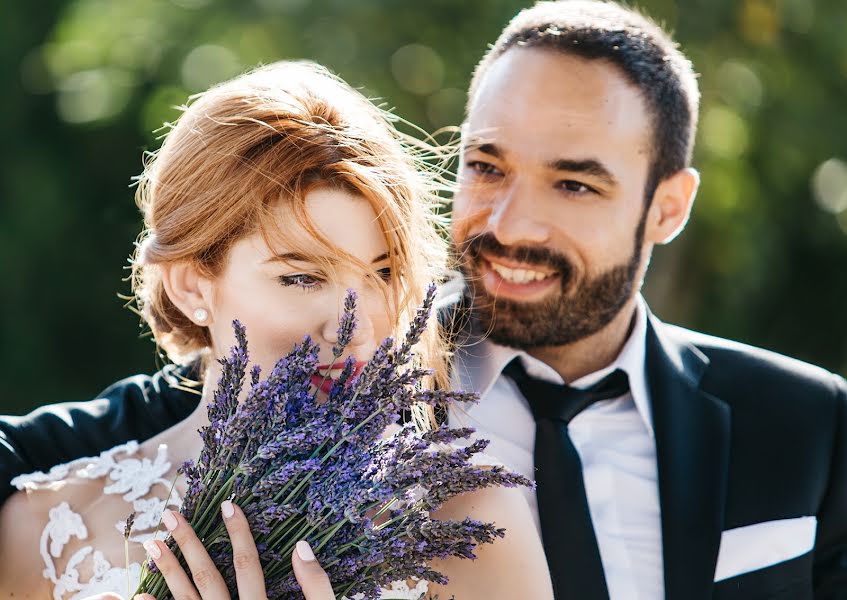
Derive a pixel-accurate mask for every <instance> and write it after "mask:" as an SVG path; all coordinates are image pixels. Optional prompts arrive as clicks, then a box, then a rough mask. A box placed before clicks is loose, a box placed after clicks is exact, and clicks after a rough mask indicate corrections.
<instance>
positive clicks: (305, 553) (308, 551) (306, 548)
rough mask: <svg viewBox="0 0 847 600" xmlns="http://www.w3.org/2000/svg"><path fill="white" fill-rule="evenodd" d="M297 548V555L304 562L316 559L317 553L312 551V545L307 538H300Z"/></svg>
mask: <svg viewBox="0 0 847 600" xmlns="http://www.w3.org/2000/svg"><path fill="white" fill-rule="evenodd" d="M295 548H297V556H299V557H300V560H302V561H304V562H312V561H313V560H315V553H314V552H312V547H311V546H310V545H309V542H307V541H306V540H300V541H299V542H297V545H296V546H295Z"/></svg>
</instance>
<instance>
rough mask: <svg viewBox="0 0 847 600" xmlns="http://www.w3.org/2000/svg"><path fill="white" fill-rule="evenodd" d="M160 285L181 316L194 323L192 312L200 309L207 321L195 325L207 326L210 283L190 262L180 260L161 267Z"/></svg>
mask: <svg viewBox="0 0 847 600" xmlns="http://www.w3.org/2000/svg"><path fill="white" fill-rule="evenodd" d="M161 270H162V271H161V272H162V285H164V286H165V292H167V294H168V298H169V299H170V301H171V302H173V303H174V306H176V307H177V308H178V309H179V310H180V311H182V314H184V315H185V316H186V317H187V318H188V319H190V320H191V321H195V322H196V319H195V316H194V311H196V310H197V309H198V308H202V309H204V310H206V311H207V314H208V315H209V317H210V318H209V319H207V320H205V321H203V322H202V323H196V324H197V325H201V326H207V325H209V321H210V320H211V316H212V310H211V308H212V293H213V292H212V281H211V279H210V278H209V277H207V276H205V275H204V274H203V273H201V272H200V269H199V268H198V267H197V265H195V264H194V263H193V262H192V261H188V260H181V261H177V262H170V263H165V264H163V265H161Z"/></svg>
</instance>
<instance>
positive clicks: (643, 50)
mask: <svg viewBox="0 0 847 600" xmlns="http://www.w3.org/2000/svg"><path fill="white" fill-rule="evenodd" d="M514 47H521V48H548V49H551V50H554V51H557V52H563V53H566V54H571V55H574V56H579V57H582V58H586V59H591V60H605V61H608V62H609V63H611V64H613V65H615V66H616V67H617V68H618V69H620V71H621V72H622V73H623V74H624V76H625V77H626V78H627V79H628V80H629V81H630V83H632V84H633V85H634V86H635V87H637V88H638V89H639V90H640V91H641V94H642V96H643V97H644V99H645V101H646V103H647V110H648V112H649V116H650V119H651V123H652V127H653V132H652V136H653V141H652V144H651V160H650V168H649V170H648V177H647V186H646V193H647V199H648V201H649V199H650V198H652V196H653V192H654V191H655V189H656V186H657V185H658V184H659V182H661V181H662V180H663V179H665V178H666V177H668V176H670V175H672V174H673V173H675V172H676V171H678V170H679V169H682V168H685V167H687V166H688V165H689V164H690V162H691V152H692V147H693V144H694V133H695V131H696V129H697V111H698V106H699V101H700V92H699V90H698V87H697V76H696V74H695V73H694V70H693V67H692V65H691V62H690V61H689V60H688V59H687V58H685V56H684V55H683V54H682V52H680V51H679V49H678V47H677V45H676V43H675V42H674V41H673V40H672V39H671V37H670V35H669V34H668V33H666V32H665V31H664V30H663V29H662V28H661V27H659V26H658V25H656V24H655V23H654V22H653V21H651V20H650V19H649V18H647V17H645V16H644V15H642V14H640V13H638V12H636V11H634V10H632V9H629V8H626V7H624V6H621V5H619V4H616V3H614V2H600V1H592V0H563V1H559V2H539V3H537V4H536V5H535V6H533V7H532V8H527V9H524V10H522V11H521V12H519V13H518V14H517V16H515V18H514V19H512V20H511V22H510V23H509V24H508V25H507V26H506V28H505V29H504V30H503V32H502V33H501V34H500V37H499V38H497V41H496V42H495V43H494V45H493V46H492V47H491V48H490V49H489V50H488V52H487V53H486V54H485V56H484V57H483V58H482V60H481V61H480V62H479V64H478V65H477V67H476V70H475V71H474V74H473V78H472V79H471V87H470V93H469V95H468V98H469V100H468V106H469V107H470V102H471V100H472V99H473V97H474V95H475V93H476V89H477V88H478V87H479V84H480V82H481V81H482V78H483V77H484V76H485V73H486V72H487V71H488V69H489V68H490V67H491V65H492V63H494V61H496V60H497V59H498V58H499V57H500V56H502V55H503V54H504V53H505V52H506V51H507V50H509V49H510V48H514Z"/></svg>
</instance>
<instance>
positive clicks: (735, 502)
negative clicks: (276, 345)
mask: <svg viewBox="0 0 847 600" xmlns="http://www.w3.org/2000/svg"><path fill="white" fill-rule="evenodd" d="M647 371H648V381H649V385H650V395H651V401H652V410H653V425H654V430H655V435H656V450H657V459H658V470H659V495H660V502H661V514H662V541H663V553H664V563H665V564H664V566H665V570H664V573H665V593H666V597H667V598H669V599H671V600H706V599H709V598H712V599H716V600H741V599H743V600H764V599H771V600H776V599H784V600H789V599H790V600H804V599H810V598H817V599H819V600H841V599H847V383H845V381H844V380H843V379H842V378H840V377H838V376H836V375H833V374H831V373H828V372H826V371H824V370H822V369H819V368H817V367H813V366H811V365H807V364H804V363H801V362H798V361H795V360H791V359H788V358H785V357H782V356H779V355H776V354H773V353H770V352H766V351H764V350H759V349H756V348H751V347H749V346H743V345H741V344H736V343H733V342H729V341H727V340H722V339H718V338H713V337H709V336H705V335H702V334H698V333H695V332H692V331H688V330H685V329H681V328H677V327H673V326H669V325H665V324H663V323H661V322H660V321H659V320H657V319H655V318H654V317H652V316H651V317H650V323H649V326H648V333H647ZM175 373H178V372H175V371H173V370H172V368H168V369H166V370H165V371H164V372H160V373H158V374H156V375H154V376H153V377H144V376H138V377H132V378H129V379H125V380H123V381H120V382H118V383H116V384H115V385H113V386H111V387H110V388H108V389H107V390H106V391H105V392H104V393H103V394H102V395H101V397H100V398H99V399H97V400H93V401H91V402H84V403H70V404H60V405H54V406H50V407H44V408H41V409H39V410H37V411H35V412H33V413H31V414H29V415H27V416H25V417H6V418H0V499H2V500H5V498H6V497H7V496H8V495H9V494H10V493H11V491H12V490H11V488H10V486H9V485H8V482H9V480H10V479H11V478H12V477H13V476H14V475H17V474H20V473H25V472H30V471H34V470H46V469H48V468H50V467H51V466H52V465H55V464H57V463H61V462H66V461H68V460H71V459H73V458H77V457H80V456H85V455H94V454H97V453H99V452H100V451H102V450H105V449H108V448H110V447H112V446H114V445H116V444H119V443H123V442H125V441H127V440H129V439H138V440H144V439H148V438H149V437H152V436H153V435H155V434H156V433H158V432H159V431H161V430H163V429H165V428H167V427H169V426H170V425H172V424H174V423H176V422H178V421H179V420H181V419H182V418H184V417H185V416H187V415H188V414H189V413H190V412H191V411H192V410H193V409H194V408H195V407H196V405H197V396H196V395H194V394H191V393H186V392H184V391H181V390H179V389H175V388H174V387H172V385H171V382H173V381H176V379H175V378H174V377H173V375H174V374H175ZM168 375H170V377H168ZM804 516H816V517H817V519H818V526H817V538H816V543H815V547H814V549H813V550H812V551H811V552H808V553H806V554H803V555H801V556H798V557H796V558H794V559H791V560H787V561H784V562H781V563H778V564H775V565H772V566H768V567H766V568H763V569H760V570H757V571H753V572H749V573H745V574H742V575H739V576H737V577H732V578H729V579H725V580H723V581H721V582H719V583H717V584H715V583H713V578H714V574H715V566H716V562H717V558H718V550H719V547H720V541H721V534H722V532H724V531H726V530H729V529H735V528H738V527H744V526H748V525H754V524H757V523H764V522H768V521H778V520H782V519H791V518H797V517H804Z"/></svg>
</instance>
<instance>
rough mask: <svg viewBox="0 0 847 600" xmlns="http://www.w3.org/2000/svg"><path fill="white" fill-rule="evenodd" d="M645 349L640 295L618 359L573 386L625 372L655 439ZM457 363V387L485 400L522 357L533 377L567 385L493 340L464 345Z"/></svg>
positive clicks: (549, 369) (525, 356)
mask: <svg viewBox="0 0 847 600" xmlns="http://www.w3.org/2000/svg"><path fill="white" fill-rule="evenodd" d="M646 346H647V305H646V303H645V302H644V298H643V297H642V296H641V295H640V294H639V295H638V297H637V298H636V303H635V322H634V324H633V327H632V332H631V333H630V335H629V338H627V341H626V343H625V344H624V346H623V348H622V349H621V351H620V353H619V354H618V356H617V358H615V360H614V361H613V362H612V363H611V364H609V365H608V366H606V367H604V368H602V369H600V370H599V371H595V372H593V373H589V374H588V375H585V376H583V377H580V378H579V379H577V380H576V381H573V382H571V383H570V385H572V386H574V387H588V386H590V385H592V384H594V383H596V382H598V381H600V380H601V379H602V378H603V377H605V376H606V375H608V374H609V373H611V372H612V371H614V370H615V369H622V370H623V371H624V372H626V374H627V377H628V378H629V389H630V393H631V394H632V400H633V402H634V403H635V408H636V410H638V414H639V415H641V419H642V421H644V426H645V427H646V428H647V431H648V433H649V434H650V436H651V437H652V436H653V435H654V432H653V416H652V414H651V410H650V396H649V393H648V391H647V375H646V364H645V359H646ZM456 356H457V359H458V360H457V361H456V364H455V369H454V372H455V374H456V378H457V382H456V383H457V386H456V387H459V388H463V389H466V390H473V391H476V392H478V393H479V395H480V398H482V397H484V396H485V395H486V394H487V393H488V391H489V390H490V389H491V387H492V386H493V385H494V383H495V382H496V381H497V379H498V377H500V374H501V372H502V371H503V369H504V368H505V367H506V365H508V364H509V363H510V362H512V360H514V358H515V357H518V356H519V357H521V360H522V362H523V365H524V368H525V369H526V371H527V373H528V374H530V375H532V376H533V377H537V378H539V379H544V380H547V381H552V382H555V383H564V381H563V380H562V377H561V376H560V375H559V374H558V373H557V372H556V371H555V370H553V368H552V367H550V366H549V365H547V364H545V363H543V362H541V361H540V360H538V359H537V358H533V357H532V356H530V355H529V354H527V353H526V352H524V351H523V350H518V349H516V348H509V347H508V346H501V345H499V344H495V343H494V342H492V341H490V340H483V341H481V342H477V343H473V344H470V345H465V346H461V347H460V348H459V350H458V351H457V353H456Z"/></svg>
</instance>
